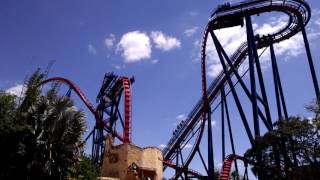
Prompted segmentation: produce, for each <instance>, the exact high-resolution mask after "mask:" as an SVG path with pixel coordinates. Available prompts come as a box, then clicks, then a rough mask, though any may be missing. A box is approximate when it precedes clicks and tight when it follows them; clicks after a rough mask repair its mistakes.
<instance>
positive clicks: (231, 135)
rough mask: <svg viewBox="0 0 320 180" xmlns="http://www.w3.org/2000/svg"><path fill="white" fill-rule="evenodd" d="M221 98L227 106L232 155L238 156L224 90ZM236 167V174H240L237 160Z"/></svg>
mask: <svg viewBox="0 0 320 180" xmlns="http://www.w3.org/2000/svg"><path fill="white" fill-rule="evenodd" d="M221 96H222V98H223V102H224V106H225V109H226V116H227V124H228V131H229V138H230V143H231V149H232V154H236V150H235V147H234V141H233V134H232V127H231V122H230V116H229V110H228V103H227V99H226V93H225V91H224V88H222V89H221ZM234 165H235V170H236V172H239V171H238V163H237V160H235V161H234Z"/></svg>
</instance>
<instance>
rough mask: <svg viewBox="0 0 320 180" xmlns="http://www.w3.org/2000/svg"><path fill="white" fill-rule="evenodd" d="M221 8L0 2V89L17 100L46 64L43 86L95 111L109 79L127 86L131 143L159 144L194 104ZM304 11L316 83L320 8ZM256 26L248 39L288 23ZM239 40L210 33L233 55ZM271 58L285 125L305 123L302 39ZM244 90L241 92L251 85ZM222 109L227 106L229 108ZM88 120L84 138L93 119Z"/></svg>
mask: <svg viewBox="0 0 320 180" xmlns="http://www.w3.org/2000/svg"><path fill="white" fill-rule="evenodd" d="M222 2H224V1H208V0H203V1H191V0H187V1H186V0H176V1H169V0H163V1H154V0H139V1H114V0H108V1H103V0H91V1H85V0H69V1H49V0H30V1H18V0H3V1H1V2H0V22H1V28H0V49H1V50H0V61H1V66H0V89H4V90H8V91H9V90H10V91H11V92H17V91H18V90H19V89H20V88H21V87H22V86H21V84H22V83H23V79H24V77H25V75H26V74H30V73H32V72H33V71H34V70H35V69H36V68H37V67H41V68H45V67H46V66H47V64H48V63H49V62H50V61H51V60H55V63H54V66H53V67H52V69H51V72H50V76H62V77H65V78H68V79H70V80H72V81H73V82H75V83H76V84H77V85H78V86H80V87H81V89H82V90H83V91H84V93H85V94H86V95H87V97H88V98H89V99H90V100H91V102H92V103H94V102H95V97H96V95H97V92H98V90H99V88H100V85H101V82H102V79H103V76H104V74H105V73H106V72H110V71H113V72H115V73H116V74H118V75H121V76H134V77H135V79H136V82H135V83H134V84H133V142H134V143H135V144H137V145H139V146H150V145H152V146H160V145H161V144H166V143H167V142H168V140H169V139H170V136H171V134H172V131H173V130H174V128H175V125H176V124H177V122H179V120H180V119H181V118H182V117H184V116H185V115H186V114H188V113H189V111H191V109H192V107H193V106H194V105H195V103H196V102H197V100H198V99H199V98H200V96H201V79H200V64H199V52H200V48H199V42H200V41H201V37H202V32H203V30H204V27H205V25H206V23H207V21H208V19H209V17H210V12H211V11H212V10H213V9H214V8H215V7H216V5H217V4H219V3H222ZM308 2H309V3H310V4H311V7H312V10H313V15H312V19H311V22H310V23H309V25H308V26H307V31H308V34H309V40H310V43H311V49H312V52H313V58H314V61H315V67H316V71H317V76H318V78H319V77H320V73H319V68H320V59H319V51H318V48H317V47H318V43H319V41H318V39H319V37H320V19H319V17H320V3H319V2H318V1H316V0H309V1H308ZM253 22H254V29H255V32H257V33H260V34H262V33H265V32H271V31H274V30H275V29H277V28H279V27H282V26H283V25H284V23H285V22H286V17H285V16H284V15H282V14H279V13H271V14H266V15H261V16H259V17H254V18H253ZM244 32H245V30H244V29H243V28H241V27H236V28H232V29H228V30H220V31H217V35H218V38H219V39H220V40H221V42H222V44H223V45H224V47H225V48H226V49H227V52H228V53H229V54H231V53H232V52H233V51H234V50H235V49H236V47H237V46H238V45H239V44H240V43H241V42H242V40H244V39H245V34H244ZM214 51H215V50H214V48H213V46H210V45H209V50H208V53H210V54H211V55H208V76H209V79H210V80H213V79H214V77H215V76H216V74H217V73H218V72H219V70H220V65H219V63H218V61H217V56H216V54H215V52H214ZM276 54H277V58H278V64H279V69H280V71H281V75H282V81H283V84H284V85H283V86H284V89H285V96H286V100H287V104H288V110H289V113H290V115H302V116H309V114H308V113H307V112H306V110H305V109H304V107H305V106H306V105H308V104H310V102H311V101H312V100H313V98H314V97H315V95H314V90H313V87H312V84H311V79H310V73H309V69H308V66H307V63H306V62H307V59H306V55H305V51H304V49H303V42H302V39H301V36H300V35H297V36H295V37H293V38H292V39H290V40H288V41H286V42H283V43H280V44H278V45H276ZM261 61H262V64H263V69H264V74H265V82H266V86H267V90H268V92H269V98H270V103H271V104H272V103H273V105H271V109H272V112H273V117H276V114H275V112H276V111H275V109H276V107H275V105H274V100H273V99H274V98H273V99H272V96H273V95H274V93H273V86H272V76H271V69H270V61H269V60H268V52H266V53H265V54H264V55H263V57H262V60H261ZM245 80H246V82H248V78H245ZM240 94H241V92H240ZM241 95H243V93H242V94H241ZM228 99H229V101H230V103H229V104H234V103H233V100H232V99H231V98H228ZM242 99H243V104H244V106H245V107H246V108H247V109H248V112H250V105H249V104H248V102H246V100H245V97H244V96H243V97H242ZM271 99H272V100H271ZM76 102H77V106H78V107H80V108H85V107H84V106H83V104H82V103H81V102H80V101H79V99H77V98H76ZM85 110H86V109H85ZM86 112H88V115H87V116H88V123H89V124H88V126H89V128H90V127H91V126H92V124H93V123H92V122H93V117H92V116H91V114H89V111H88V110H86ZM231 113H232V117H233V123H234V126H235V127H237V128H236V129H235V132H236V137H239V138H238V139H236V144H238V145H239V146H238V148H237V151H238V152H239V154H241V153H243V152H244V151H245V150H246V148H248V141H247V139H246V137H245V135H244V129H243V127H242V124H241V123H240V119H239V115H238V113H237V111H236V110H231ZM248 114H249V113H248ZM213 119H214V121H215V126H214V131H215V134H214V141H215V152H216V154H217V155H216V156H217V160H216V164H219V163H221V158H220V156H221V155H220V154H219V152H220V148H219V147H220V145H219V143H220V139H221V138H220V135H219V133H220V131H221V128H220V127H219V125H220V122H219V115H215V114H214V115H213ZM194 166H197V164H196V165H194Z"/></svg>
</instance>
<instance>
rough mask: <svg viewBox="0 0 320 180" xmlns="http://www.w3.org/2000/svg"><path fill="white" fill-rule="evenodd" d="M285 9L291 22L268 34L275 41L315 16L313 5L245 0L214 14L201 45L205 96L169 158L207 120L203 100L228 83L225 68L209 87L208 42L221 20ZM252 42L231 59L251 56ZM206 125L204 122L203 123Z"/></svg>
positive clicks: (296, 0) (260, 41)
mask: <svg viewBox="0 0 320 180" xmlns="http://www.w3.org/2000/svg"><path fill="white" fill-rule="evenodd" d="M271 11H276V12H283V13H285V14H287V15H288V16H289V21H288V24H287V25H286V26H285V27H284V28H282V29H280V30H279V31H278V32H275V33H272V34H268V35H267V36H268V38H271V40H272V42H273V43H278V42H280V41H283V40H285V39H289V38H290V37H292V36H294V35H295V34H297V33H298V32H299V31H300V30H301V28H300V23H299V22H300V21H301V22H302V24H303V25H304V26H305V25H306V24H307V23H308V22H309V20H310V16H311V12H310V7H309V5H308V4H307V3H306V2H305V1H303V0H251V1H245V2H242V3H238V4H235V5H232V6H230V7H228V8H226V9H224V10H221V9H220V10H219V9H218V10H216V11H215V12H214V13H213V15H212V16H211V18H210V20H209V23H208V25H207V26H206V29H205V32H204V34H203V39H202V48H201V68H202V70H201V72H202V89H203V98H202V99H200V100H199V101H198V103H197V104H196V106H195V107H194V108H193V110H192V111H191V112H190V113H189V115H188V117H187V118H188V119H187V120H186V125H185V127H183V129H182V130H181V131H180V132H179V134H178V135H176V136H173V137H172V138H171V139H170V141H169V143H168V145H167V147H166V148H165V149H164V150H163V154H164V158H165V159H166V160H172V159H174V157H175V156H176V154H175V149H177V148H178V147H180V146H181V144H183V143H184V141H185V140H186V139H187V136H188V135H190V134H191V132H192V130H193V129H194V127H195V126H196V125H197V124H198V123H201V122H202V124H204V122H205V119H203V110H204V109H205V108H204V107H205V105H206V102H203V100H205V101H206V99H207V100H208V103H209V104H212V103H213V102H214V100H215V99H216V98H217V96H218V95H219V93H220V90H221V88H222V87H224V85H225V84H226V80H227V79H226V76H225V74H224V73H223V72H221V73H220V74H219V75H218V76H217V77H216V79H215V80H214V81H213V82H212V83H211V84H210V86H209V88H208V89H207V87H206V81H207V80H206V70H205V67H206V62H205V59H206V43H207V40H208V34H209V33H210V32H211V31H213V30H215V29H219V28H223V27H221V24H220V23H224V20H225V19H227V20H228V19H230V18H231V19H232V18H233V17H237V18H239V17H241V18H244V17H245V16H252V15H258V14H262V13H266V12H271ZM266 39H267V38H265V36H260V37H259V36H256V38H255V43H256V45H257V48H258V49H261V48H263V47H267V46H268V45H269V41H267V40H266ZM247 52H248V45H247V43H246V42H245V43H243V44H242V45H241V46H240V47H239V48H238V49H237V50H236V51H235V53H234V54H233V55H231V57H230V59H231V60H232V63H233V66H234V67H235V68H238V67H239V66H240V65H241V64H242V62H243V61H244V60H245V58H246V57H247ZM227 69H228V74H230V75H232V74H233V73H232V71H231V69H230V68H229V66H228V67H227ZM202 128H204V126H202ZM202 128H201V130H200V131H199V134H198V138H197V140H196V142H195V144H194V146H193V150H192V151H191V152H190V154H189V156H188V159H187V161H186V163H185V166H188V165H189V164H190V162H191V160H192V158H193V156H194V155H195V151H196V150H197V149H198V148H199V144H200V142H199V141H201V137H202V134H203V131H204V130H203V129H202Z"/></svg>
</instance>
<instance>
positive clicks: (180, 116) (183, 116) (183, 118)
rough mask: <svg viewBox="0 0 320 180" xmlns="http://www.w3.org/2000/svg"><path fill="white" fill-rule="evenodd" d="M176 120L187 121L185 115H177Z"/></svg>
mask: <svg viewBox="0 0 320 180" xmlns="http://www.w3.org/2000/svg"><path fill="white" fill-rule="evenodd" d="M176 119H177V120H178V121H182V120H185V119H187V116H186V115H185V114H179V115H178V116H177V117H176Z"/></svg>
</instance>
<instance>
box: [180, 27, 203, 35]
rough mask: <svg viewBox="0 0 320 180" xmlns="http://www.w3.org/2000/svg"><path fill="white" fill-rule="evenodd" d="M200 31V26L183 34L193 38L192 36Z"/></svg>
mask: <svg viewBox="0 0 320 180" xmlns="http://www.w3.org/2000/svg"><path fill="white" fill-rule="evenodd" d="M198 29H199V27H198V26H194V27H192V28H190V29H186V30H185V31H183V34H184V35H186V36H187V37H191V36H192V35H194V33H196V32H197V31H198Z"/></svg>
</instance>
